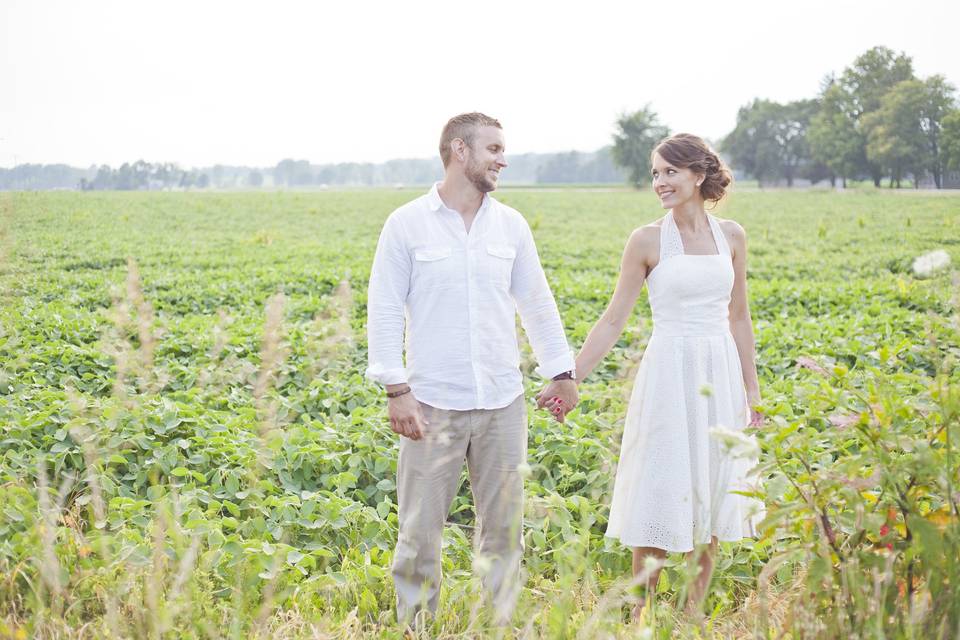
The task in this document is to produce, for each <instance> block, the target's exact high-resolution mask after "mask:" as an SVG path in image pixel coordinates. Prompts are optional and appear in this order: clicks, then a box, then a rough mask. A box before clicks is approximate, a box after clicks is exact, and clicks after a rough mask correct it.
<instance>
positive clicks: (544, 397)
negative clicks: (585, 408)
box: [537, 380, 580, 423]
mask: <svg viewBox="0 0 960 640" xmlns="http://www.w3.org/2000/svg"><path fill="white" fill-rule="evenodd" d="M579 400H580V394H579V393H578V392H577V383H576V382H574V381H573V380H553V381H552V382H550V384H548V385H547V386H546V387H544V388H543V390H542V391H541V392H540V393H538V394H537V408H538V409H546V410H547V411H549V412H550V413H551V414H552V415H553V418H554V419H555V420H556V421H557V422H560V423H563V422H564V420H565V418H566V416H567V414H568V413H570V411H572V410H573V408H574V407H575V406H577V402H578V401H579Z"/></svg>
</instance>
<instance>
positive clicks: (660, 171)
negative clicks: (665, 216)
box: [650, 153, 703, 209]
mask: <svg viewBox="0 0 960 640" xmlns="http://www.w3.org/2000/svg"><path fill="white" fill-rule="evenodd" d="M650 175H651V177H652V178H653V191H654V193H656V194H657V197H658V198H660V206H662V207H663V208H664V209H673V208H676V207H678V206H680V205H682V204H684V203H686V202H689V201H690V200H691V199H699V200H703V196H701V195H700V182H701V180H702V178H703V176H701V175H699V174H697V173H694V172H693V171H691V170H690V169H681V168H680V167H675V166H674V165H672V164H670V163H669V162H667V161H666V160H664V159H663V157H662V156H661V155H660V154H659V153H655V154H653V167H651V169H650Z"/></svg>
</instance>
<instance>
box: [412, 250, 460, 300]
mask: <svg viewBox="0 0 960 640" xmlns="http://www.w3.org/2000/svg"><path fill="white" fill-rule="evenodd" d="M413 258H414V259H413V282H412V283H411V284H412V286H413V288H414V289H423V290H429V289H444V288H448V287H451V286H455V285H456V273H455V267H454V263H455V262H456V261H455V260H454V258H453V250H452V249H451V248H450V247H421V248H419V249H415V250H414V252H413Z"/></svg>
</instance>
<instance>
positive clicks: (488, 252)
mask: <svg viewBox="0 0 960 640" xmlns="http://www.w3.org/2000/svg"><path fill="white" fill-rule="evenodd" d="M516 259H517V250H516V249H515V248H514V247H512V246H510V245H508V244H495V243H490V244H488V245H487V246H486V249H485V250H484V251H483V252H482V254H481V262H482V263H483V267H484V268H483V271H484V274H485V275H486V277H487V279H488V280H490V282H492V283H493V284H494V285H496V286H499V287H504V288H506V289H509V288H510V280H511V275H512V273H513V263H514V261H515V260H516Z"/></svg>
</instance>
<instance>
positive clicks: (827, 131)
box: [807, 79, 866, 187]
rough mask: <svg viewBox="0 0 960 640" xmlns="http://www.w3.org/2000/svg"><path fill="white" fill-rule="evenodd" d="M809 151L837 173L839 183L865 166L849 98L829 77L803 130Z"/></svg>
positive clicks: (861, 140) (862, 140)
mask: <svg viewBox="0 0 960 640" xmlns="http://www.w3.org/2000/svg"><path fill="white" fill-rule="evenodd" d="M807 137H808V141H809V144H810V155H811V157H812V158H813V159H814V161H816V162H818V163H821V164H823V165H825V166H826V167H827V168H828V169H829V170H830V171H831V172H832V173H833V174H834V175H836V176H838V177H839V178H840V179H841V180H842V182H843V186H844V187H846V186H847V178H853V177H855V176H856V175H857V173H858V172H859V171H860V170H861V168H862V167H865V166H866V139H865V138H864V135H863V134H862V133H861V131H860V130H859V128H858V126H857V119H856V116H855V114H854V110H853V101H852V100H851V98H850V95H849V94H848V93H847V92H846V91H844V89H843V87H842V86H841V85H840V84H839V83H837V82H835V81H834V80H833V79H831V80H830V81H829V82H828V84H827V85H826V87H825V89H824V91H823V92H822V94H821V98H820V109H819V111H818V112H817V113H816V115H814V116H813V118H811V120H810V128H809V130H808V132H807Z"/></svg>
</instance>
